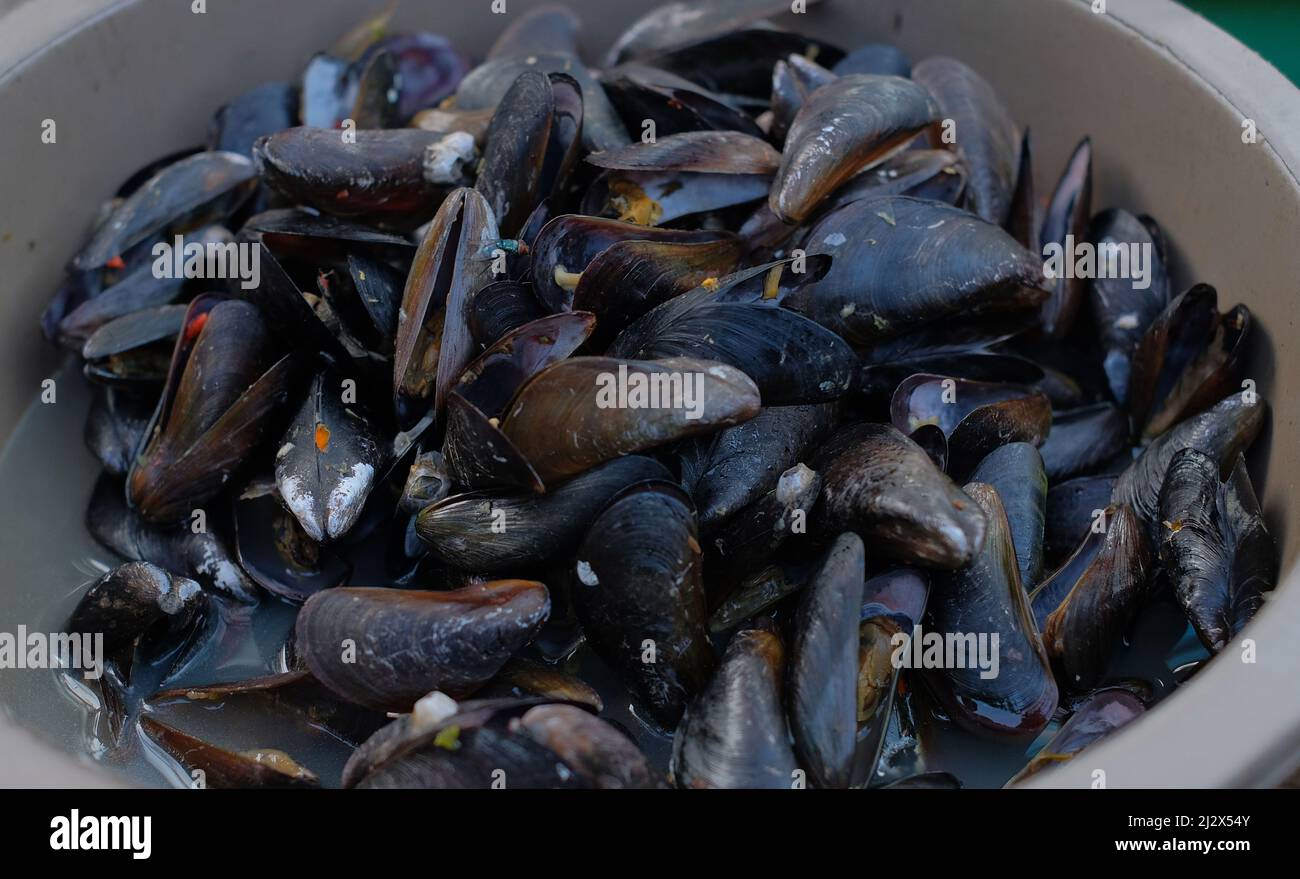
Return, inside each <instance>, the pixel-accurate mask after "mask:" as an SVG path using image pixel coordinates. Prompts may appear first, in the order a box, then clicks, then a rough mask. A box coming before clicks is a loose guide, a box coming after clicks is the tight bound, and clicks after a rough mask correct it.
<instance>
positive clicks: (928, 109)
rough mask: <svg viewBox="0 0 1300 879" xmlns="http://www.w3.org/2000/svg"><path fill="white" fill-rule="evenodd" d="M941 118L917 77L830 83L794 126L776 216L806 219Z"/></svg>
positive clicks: (775, 194)
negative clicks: (833, 194)
mask: <svg viewBox="0 0 1300 879" xmlns="http://www.w3.org/2000/svg"><path fill="white" fill-rule="evenodd" d="M937 119H939V107H938V105H937V104H936V103H935V102H934V99H933V98H931V97H930V94H929V93H928V92H927V91H926V90H925V88H923V87H922V86H920V85H918V84H916V83H914V82H912V81H911V80H907V79H903V78H901V77H896V76H874V75H871V74H862V73H858V74H851V75H848V76H841V77H839V78H838V79H835V80H833V81H831V82H829V83H827V84H826V85H824V86H822V87H820V88H819V89H817V90H816V91H815V92H813V93H812V94H811V95H809V96H808V100H807V101H806V102H805V103H804V104H803V106H802V107H801V108H800V109H799V113H798V114H797V115H796V116H795V117H794V121H793V122H792V123H791V124H790V133H789V135H788V136H787V137H786V141H785V152H784V153H783V155H782V157H781V168H780V170H779V171H777V175H776V180H774V181H773V183H772V194H771V197H770V206H771V208H772V212H773V213H775V214H776V215H777V216H778V217H780V218H781V219H783V220H785V221H786V222H787V223H792V224H797V223H802V222H804V221H805V220H807V219H808V218H809V217H810V216H811V215H812V213H813V211H814V210H815V209H816V207H817V205H818V203H820V202H821V201H822V200H823V199H824V198H826V196H828V195H830V193H831V192H833V191H834V190H835V189H837V188H838V187H839V186H840V185H841V184H843V183H845V182H846V181H847V180H849V178H851V177H852V176H853V175H855V174H857V173H859V172H860V171H862V170H864V169H866V168H870V167H871V166H872V165H876V164H879V163H880V162H883V161H884V160H885V159H887V158H889V157H890V156H891V155H893V154H894V153H896V152H898V151H900V150H902V149H903V148H904V147H905V146H906V145H907V144H908V142H909V141H911V140H912V138H914V137H915V136H916V135H917V134H918V133H919V132H921V131H922V130H923V129H924V128H925V127H926V126H928V125H930V124H931V123H933V122H935V121H936V120H937Z"/></svg>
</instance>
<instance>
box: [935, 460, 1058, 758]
mask: <svg viewBox="0 0 1300 879" xmlns="http://www.w3.org/2000/svg"><path fill="white" fill-rule="evenodd" d="M966 494H967V495H968V496H970V497H972V498H974V499H975V502H976V503H978V505H979V507H980V509H982V510H983V511H984V515H985V517H986V519H987V521H988V532H987V534H986V536H985V539H984V545H983V548H982V549H981V550H980V552H979V553H978V554H977V555H976V556H975V558H974V559H973V560H972V561H971V563H970V565H969V566H968V567H966V568H964V569H962V570H960V571H954V572H953V573H951V574H948V575H946V577H945V578H944V579H945V581H946V582H943V583H940V584H938V585H937V586H936V588H935V589H934V591H933V593H932V594H931V596H930V602H929V604H930V608H929V613H928V616H929V619H928V622H927V624H926V625H925V629H926V634H927V636H929V635H932V634H933V635H940V636H943V637H944V638H945V641H946V640H947V639H948V637H950V636H955V637H958V638H963V639H965V643H966V644H968V645H969V644H970V642H971V638H970V637H968V636H969V635H971V634H976V635H987V636H988V644H989V646H990V648H992V647H994V646H996V649H997V651H998V654H999V655H998V657H997V659H998V670H997V674H996V675H995V676H992V677H988V678H987V679H986V677H985V676H986V674H987V672H986V671H985V670H984V669H983V668H982V667H981V665H980V663H978V662H976V661H975V657H974V656H972V655H971V654H972V653H973V652H975V651H974V648H971V649H970V650H968V651H967V655H966V662H965V663H964V666H965V667H963V668H923V669H921V675H920V676H921V679H922V680H923V681H925V683H926V684H927V686H928V687H929V689H930V691H931V693H933V694H934V696H935V697H936V699H937V700H938V701H939V704H940V705H942V706H943V708H944V710H945V711H946V712H947V713H948V716H949V717H951V718H952V719H953V720H954V721H955V722H956V723H957V724H958V725H959V726H961V727H962V728H964V729H966V730H969V731H970V732H974V733H977V734H980V735H984V736H990V737H994V738H1003V739H1014V740H1028V739H1032V738H1033V737H1034V736H1035V735H1037V734H1038V733H1039V732H1040V731H1041V730H1042V729H1043V727H1045V726H1046V725H1047V724H1048V723H1049V722H1050V721H1051V719H1052V713H1053V712H1054V711H1056V702H1057V697H1058V690H1057V687H1056V681H1055V680H1053V678H1052V672H1051V668H1050V667H1049V665H1048V659H1047V654H1046V652H1045V651H1044V649H1043V643H1042V641H1041V640H1040V639H1039V636H1038V627H1037V626H1035V625H1034V618H1033V615H1032V614H1031V613H1030V611H1029V601H1028V598H1027V597H1026V595H1025V590H1024V587H1023V586H1021V585H1020V571H1019V569H1018V568H1017V566H1016V551H1015V547H1014V546H1013V545H1012V543H1011V529H1010V526H1009V525H1008V524H1007V517H1006V514H1005V513H1004V512H1003V511H1002V501H1001V500H1000V499H999V498H998V494H997V492H996V491H995V490H994V489H992V488H990V487H989V486H987V485H983V484H982V483H970V484H968V485H967V486H966ZM994 633H996V634H997V635H998V642H997V644H996V645H994V644H993V639H992V635H993V634H994ZM921 647H924V645H921Z"/></svg>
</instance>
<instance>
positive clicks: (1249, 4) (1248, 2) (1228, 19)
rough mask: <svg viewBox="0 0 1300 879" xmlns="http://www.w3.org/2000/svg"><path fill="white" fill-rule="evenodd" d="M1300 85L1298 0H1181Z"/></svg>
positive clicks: (1299, 16)
mask: <svg viewBox="0 0 1300 879" xmlns="http://www.w3.org/2000/svg"><path fill="white" fill-rule="evenodd" d="M1183 5H1184V6H1187V7H1188V8H1190V9H1192V10H1194V11H1196V12H1198V13H1200V14H1201V15H1203V16H1205V17H1206V18H1208V19H1209V20H1210V21H1212V22H1214V23H1215V24H1217V25H1218V26H1219V27H1221V28H1223V29H1224V30H1225V31H1227V32H1228V33H1230V34H1232V35H1233V36H1234V37H1236V38H1237V39H1239V40H1241V41H1242V42H1243V43H1245V44H1246V45H1247V46H1249V47H1250V48H1252V49H1254V50H1255V51H1256V52H1258V53H1259V54H1261V55H1263V56H1264V57H1265V58H1266V59H1268V61H1269V62H1270V63H1271V64H1272V65H1273V66H1274V67H1276V68H1277V69H1278V70H1280V71H1282V73H1283V74H1284V75H1285V76H1286V77H1287V78H1288V79H1290V80H1291V82H1293V83H1295V84H1296V85H1300V0H1183Z"/></svg>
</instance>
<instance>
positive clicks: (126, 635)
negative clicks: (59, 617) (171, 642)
mask: <svg viewBox="0 0 1300 879" xmlns="http://www.w3.org/2000/svg"><path fill="white" fill-rule="evenodd" d="M205 606H206V602H205V599H204V596H203V592H202V589H201V587H200V586H199V584H198V583H195V582H194V581H193V580H190V579H187V578H185V577H179V576H176V575H175V574H172V573H170V572H169V571H165V570H163V569H162V568H160V567H158V566H157V565H154V564H150V563H149V562H127V563H126V564H124V565H119V566H118V567H116V568H113V569H112V570H111V571H108V572H107V573H105V574H104V575H103V576H101V577H100V578H99V579H98V580H96V581H95V582H94V583H92V584H91V585H90V588H89V589H87V590H86V593H85V594H84V595H82V597H81V601H80V602H78V604H77V607H76V610H74V611H73V612H72V617H71V619H69V621H68V630H69V631H70V632H75V633H87V634H90V633H95V634H98V633H102V634H103V636H104V650H105V651H107V652H115V651H116V650H117V649H118V648H119V647H123V646H126V645H129V644H131V643H132V642H133V641H135V640H136V639H137V638H140V637H142V636H143V637H145V638H147V639H158V638H164V639H165V638H176V637H178V636H179V635H180V634H181V633H183V632H184V631H185V630H186V629H188V628H189V627H190V626H191V625H192V624H193V623H194V621H195V618H196V616H197V615H198V614H200V613H201V612H202V610H203V608H204V607H205Z"/></svg>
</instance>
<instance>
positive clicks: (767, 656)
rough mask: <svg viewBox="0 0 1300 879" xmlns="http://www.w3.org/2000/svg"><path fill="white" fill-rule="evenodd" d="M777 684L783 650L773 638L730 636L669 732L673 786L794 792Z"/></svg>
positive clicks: (765, 634)
mask: <svg viewBox="0 0 1300 879" xmlns="http://www.w3.org/2000/svg"><path fill="white" fill-rule="evenodd" d="M784 677H785V648H784V646H783V645H782V644H781V638H780V636H779V635H778V634H777V633H776V632H773V631H767V630H764V629H747V630H745V631H743V632H739V633H737V634H736V636H735V637H733V638H732V639H731V642H730V643H729V644H728V645H727V650H726V653H724V654H723V657H722V662H721V664H720V665H719V666H718V670H717V672H716V673H715V674H714V675H713V678H712V680H710V681H709V685H708V686H707V687H705V688H704V690H703V691H702V692H701V693H700V694H699V695H698V696H696V697H695V700H694V701H693V702H692V703H691V705H690V707H689V708H688V709H687V710H686V714H685V715H684V716H683V717H682V722H681V724H680V725H679V726H678V727H677V734H676V736H675V737H674V739H673V760H672V768H671V773H672V778H673V782H674V783H675V784H676V785H677V786H678V787H680V788H692V789H698V788H726V789H730V788H769V789H778V790H780V789H785V790H789V789H790V788H791V787H792V786H794V783H795V773H796V770H797V769H798V766H797V764H796V763H795V758H794V753H793V751H791V749H790V733H789V732H788V730H787V728H786V721H785V711H784V710H783V703H782V699H781V688H782V683H783V679H784Z"/></svg>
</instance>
